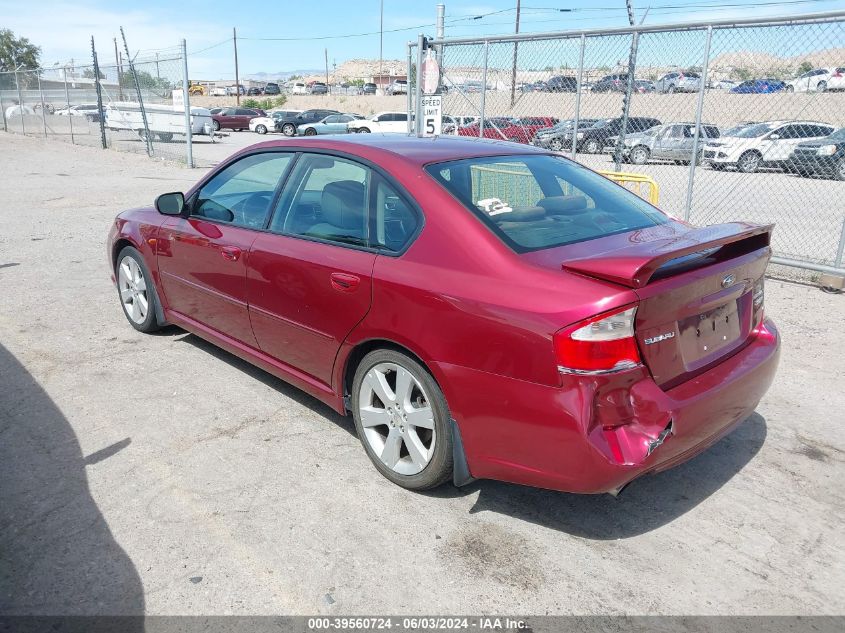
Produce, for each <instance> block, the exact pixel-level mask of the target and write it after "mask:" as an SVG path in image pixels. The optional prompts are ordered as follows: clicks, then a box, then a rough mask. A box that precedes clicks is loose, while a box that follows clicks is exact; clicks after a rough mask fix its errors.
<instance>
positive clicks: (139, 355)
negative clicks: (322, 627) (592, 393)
mask: <svg viewBox="0 0 845 633" xmlns="http://www.w3.org/2000/svg"><path fill="white" fill-rule="evenodd" d="M45 156H49V160H45ZM0 174H2V194H3V203H2V205H0V297H2V299H0V613H3V614H10V613H50V614H68V613H80V614H100V613H141V612H143V613H148V614H227V613H235V614H261V613H276V614H279V613H283V614H306V613H318V612H319V613H326V614H344V613H409V612H410V613H432V612H446V613H464V612H487V613H491V612H505V613H508V612H509V613H522V614H542V613H550V614H568V613H575V614H593V613H627V614H655V613H663V614H763V613H768V614H842V613H843V611H845V598H843V594H842V592H841V587H842V586H845V550H843V545H842V538H841V530H842V525H843V520H845V512H843V497H844V496H845V495H844V494H843V489H842V485H841V482H842V480H843V477H845V468H843V462H844V461H845V444H843V440H842V436H843V434H842V430H843V422H845V419H843V414H842V411H843V410H845V395H843V390H842V385H843V384H845V361H843V358H845V343H843V338H842V336H841V333H839V332H837V333H836V334H835V335H833V332H834V331H835V328H836V327H837V325H841V322H842V318H841V314H842V311H843V306H844V305H845V304H843V301H845V297H843V296H835V295H829V294H824V293H822V292H820V291H819V290H818V289H816V288H814V287H811V286H804V285H797V284H791V283H784V282H779V281H771V280H770V281H769V282H768V284H767V299H766V300H767V312H768V314H769V315H771V316H772V317H773V318H774V319H775V320H776V321H777V323H778V324H779V326H780V328H781V332H782V335H783V340H784V347H783V354H782V361H781V369H780V373H779V375H778V377H777V380H776V382H775V384H774V386H773V387H772V389H771V391H770V392H769V393H768V395H767V396H766V397H765V398H764V400H763V402H762V403H761V404H760V406H759V408H758V410H757V412H756V413H755V414H754V415H752V416H751V417H750V418H749V419H748V420H747V421H746V422H745V423H744V424H743V425H741V426H740V427H739V428H738V429H737V430H736V431H735V432H734V433H733V434H731V435H730V436H728V437H726V438H725V439H724V440H722V441H721V442H719V443H718V444H717V445H715V446H714V447H713V448H712V449H710V450H709V451H707V452H706V453H705V454H703V455H701V456H699V457H697V458H695V459H694V460H692V461H690V462H688V463H686V464H684V465H682V466H679V467H677V468H675V469H673V470H671V471H668V472H665V473H662V474H660V475H657V476H653V477H649V478H645V479H641V480H639V481H636V482H635V483H634V484H632V485H631V486H630V487H629V488H628V489H627V490H626V491H625V492H624V493H623V494H622V496H621V497H620V498H618V499H613V498H611V497H609V496H591V497H585V496H575V495H567V494H560V493H555V492H547V491H541V490H533V489H528V488H523V487H519V486H514V485H508V484H502V483H496V482H478V483H475V484H473V485H471V486H469V487H467V488H464V489H461V490H457V489H455V488H452V487H445V488H443V489H441V490H438V491H436V492H433V493H429V494H413V493H409V492H406V491H403V490H402V489H400V488H398V487H396V486H393V485H392V484H390V483H389V482H387V481H386V480H385V479H383V478H382V477H380V476H379V475H378V474H377V473H376V472H375V470H374V469H373V468H372V467H371V465H370V463H369V461H368V460H367V458H366V456H365V454H364V451H363V449H362V448H361V446H360V445H359V443H358V440H357V439H356V437H355V435H354V429H353V425H352V423H351V421H350V420H349V419H346V418H342V417H339V416H337V415H336V414H334V413H332V412H331V411H330V410H328V409H327V408H326V407H325V406H323V405H321V404H319V403H317V402H316V401H314V400H313V399H311V398H309V397H307V396H305V395H303V394H302V393H300V392H298V391H297V390H295V389H293V388H291V387H288V386H286V385H285V384H284V383H282V382H280V381H278V380H276V379H274V378H272V377H270V376H269V375H267V374H265V373H263V372H261V371H260V370H257V369H254V368H252V367H251V366H249V365H247V364H245V363H243V362H241V361H240V360H238V359H236V358H234V357H232V356H230V355H228V354H226V353H224V352H222V351H219V350H217V349H215V348H214V347H212V346H211V345H209V344H207V343H205V342H203V341H201V340H200V339H198V338H196V337H194V336H192V335H190V334H186V333H185V332H182V331H180V330H177V329H170V330H167V331H165V332H163V333H161V334H160V335H156V336H145V335H142V334H139V333H137V332H136V331H135V330H133V329H132V328H131V327H130V326H129V325H128V324H127V323H126V322H125V319H124V317H123V315H122V314H121V310H120V307H119V305H118V302H117V296H116V292H115V291H114V289H113V288H112V286H111V283H110V281H109V273H108V270H107V265H106V258H105V253H104V248H103V247H104V240H105V237H106V232H107V229H108V226H109V223H110V222H111V220H112V218H113V217H114V215H115V213H116V212H117V211H118V210H120V209H122V208H125V207H129V206H133V205H141V204H147V203H149V202H150V201H151V200H152V199H153V197H154V196H155V195H156V194H157V193H160V192H163V191H171V190H174V189H185V188H187V187H188V186H189V184H190V183H191V182H192V181H194V180H195V179H196V178H198V177H199V176H200V175H201V172H200V171H187V170H184V169H182V168H180V167H178V166H176V165H172V164H168V163H157V162H153V161H150V160H148V159H146V158H145V157H142V156H135V155H131V154H122V153H119V152H104V151H101V150H96V149H89V148H85V147H74V146H71V145H68V144H65V143H58V142H48V143H45V141H42V140H38V139H32V138H24V137H21V136H15V135H7V134H0Z"/></svg>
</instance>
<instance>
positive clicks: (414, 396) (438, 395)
mask: <svg viewBox="0 0 845 633" xmlns="http://www.w3.org/2000/svg"><path fill="white" fill-rule="evenodd" d="M352 415H353V418H354V419H355V429H356V431H357V433H358V438H359V439H360V440H361V444H362V445H363V446H364V450H365V451H366V452H367V456H368V457H369V458H370V460H371V461H372V462H373V465H374V466H375V467H376V469H377V470H378V471H379V472H380V473H381V474H382V475H384V476H385V477H386V478H387V479H389V480H390V481H392V482H393V483H395V484H397V485H399V486H402V487H403V488H406V489H408V490H427V489H429V488H435V487H437V486H439V485H441V484H443V483H445V482H446V481H448V480H449V478H450V477H451V476H452V431H451V417H450V415H449V409H448V407H447V406H446V399H445V398H444V396H443V392H442V391H441V390H440V387H439V386H438V385H437V382H435V380H434V378H432V376H431V374H429V373H428V371H427V370H426V369H425V368H424V367H423V366H422V365H420V363H418V362H417V361H415V360H414V359H413V358H411V357H409V356H407V355H406V354H403V353H401V352H398V351H395V350H392V349H379V350H375V351H372V352H370V353H369V354H367V355H366V356H365V357H364V358H363V359H362V360H361V363H360V364H359V365H358V368H357V369H356V371H355V378H354V380H353V382H352Z"/></svg>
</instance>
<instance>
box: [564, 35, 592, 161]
mask: <svg viewBox="0 0 845 633" xmlns="http://www.w3.org/2000/svg"><path fill="white" fill-rule="evenodd" d="M586 45H587V36H586V35H584V34H583V33H581V52H580V53H579V54H578V83H577V85H576V87H575V121H574V122H573V123H574V125H573V126H572V160H575V153H576V148H577V146H578V122H579V120H580V119H581V87H582V85H583V82H584V47H585V46H586ZM561 149H563V148H562V147H561Z"/></svg>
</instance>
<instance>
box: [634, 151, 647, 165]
mask: <svg viewBox="0 0 845 633" xmlns="http://www.w3.org/2000/svg"><path fill="white" fill-rule="evenodd" d="M647 160H648V150H647V149H646V148H644V147H635V148H634V149H633V151H632V152H631V162H632V163H634V164H635V165H644V164H645V163H646V161H647Z"/></svg>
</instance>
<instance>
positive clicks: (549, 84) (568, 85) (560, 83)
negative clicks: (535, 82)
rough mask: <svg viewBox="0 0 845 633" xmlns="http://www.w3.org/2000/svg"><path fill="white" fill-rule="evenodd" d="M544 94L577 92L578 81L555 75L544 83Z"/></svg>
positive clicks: (573, 78)
mask: <svg viewBox="0 0 845 633" xmlns="http://www.w3.org/2000/svg"><path fill="white" fill-rule="evenodd" d="M545 91H546V92H577V91H578V79H577V78H575V77H568V76H566V75H557V76H555V77H552V78H551V79H549V80H547V81H546V86H545Z"/></svg>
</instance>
